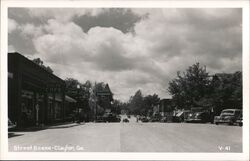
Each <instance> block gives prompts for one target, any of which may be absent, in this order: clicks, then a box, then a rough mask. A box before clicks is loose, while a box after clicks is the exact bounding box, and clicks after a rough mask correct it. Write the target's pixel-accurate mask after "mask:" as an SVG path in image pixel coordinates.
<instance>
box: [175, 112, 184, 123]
mask: <svg viewBox="0 0 250 161" xmlns="http://www.w3.org/2000/svg"><path fill="white" fill-rule="evenodd" d="M173 122H184V112H183V111H180V112H178V113H177V114H176V115H175V116H173Z"/></svg>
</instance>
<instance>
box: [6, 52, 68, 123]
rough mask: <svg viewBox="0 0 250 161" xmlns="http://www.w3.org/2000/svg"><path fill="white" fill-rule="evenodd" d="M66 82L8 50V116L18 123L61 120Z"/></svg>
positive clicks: (62, 118) (62, 117)
mask: <svg viewBox="0 0 250 161" xmlns="http://www.w3.org/2000/svg"><path fill="white" fill-rule="evenodd" d="M64 102H65V82H64V81H63V80H62V79H60V78H59V77H57V76H55V75H54V74H52V73H50V72H48V71H47V70H45V69H43V68H42V67H40V66H39V65H37V64H35V63H34V62H32V61H31V60H29V59H27V58H26V57H24V56H22V55H21V54H19V53H9V54H8V117H9V118H10V120H11V121H13V122H16V123H17V125H18V126H34V125H44V124H50V123H54V122H58V121H63V120H64V114H65V112H64V111H65V108H64Z"/></svg>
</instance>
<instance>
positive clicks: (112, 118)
mask: <svg viewBox="0 0 250 161" xmlns="http://www.w3.org/2000/svg"><path fill="white" fill-rule="evenodd" d="M103 120H104V122H120V121H121V119H120V118H119V117H117V116H116V115H115V114H113V113H105V114H104V115H103Z"/></svg>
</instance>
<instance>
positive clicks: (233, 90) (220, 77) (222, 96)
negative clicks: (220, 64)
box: [210, 71, 242, 113]
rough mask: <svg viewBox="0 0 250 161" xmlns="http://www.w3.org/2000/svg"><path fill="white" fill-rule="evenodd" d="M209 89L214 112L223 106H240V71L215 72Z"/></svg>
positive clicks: (223, 107)
mask: <svg viewBox="0 0 250 161" xmlns="http://www.w3.org/2000/svg"><path fill="white" fill-rule="evenodd" d="M211 91H212V92H211V95H210V96H211V100H212V105H213V106H214V107H215V109H216V113H220V111H221V110H223V109H225V108H242V72H239V71H238V72H235V73H233V74H229V73H217V74H215V75H214V76H213V79H212V81H211Z"/></svg>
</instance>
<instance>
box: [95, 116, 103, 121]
mask: <svg viewBox="0 0 250 161" xmlns="http://www.w3.org/2000/svg"><path fill="white" fill-rule="evenodd" d="M96 122H105V120H104V118H103V116H97V117H96Z"/></svg>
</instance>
